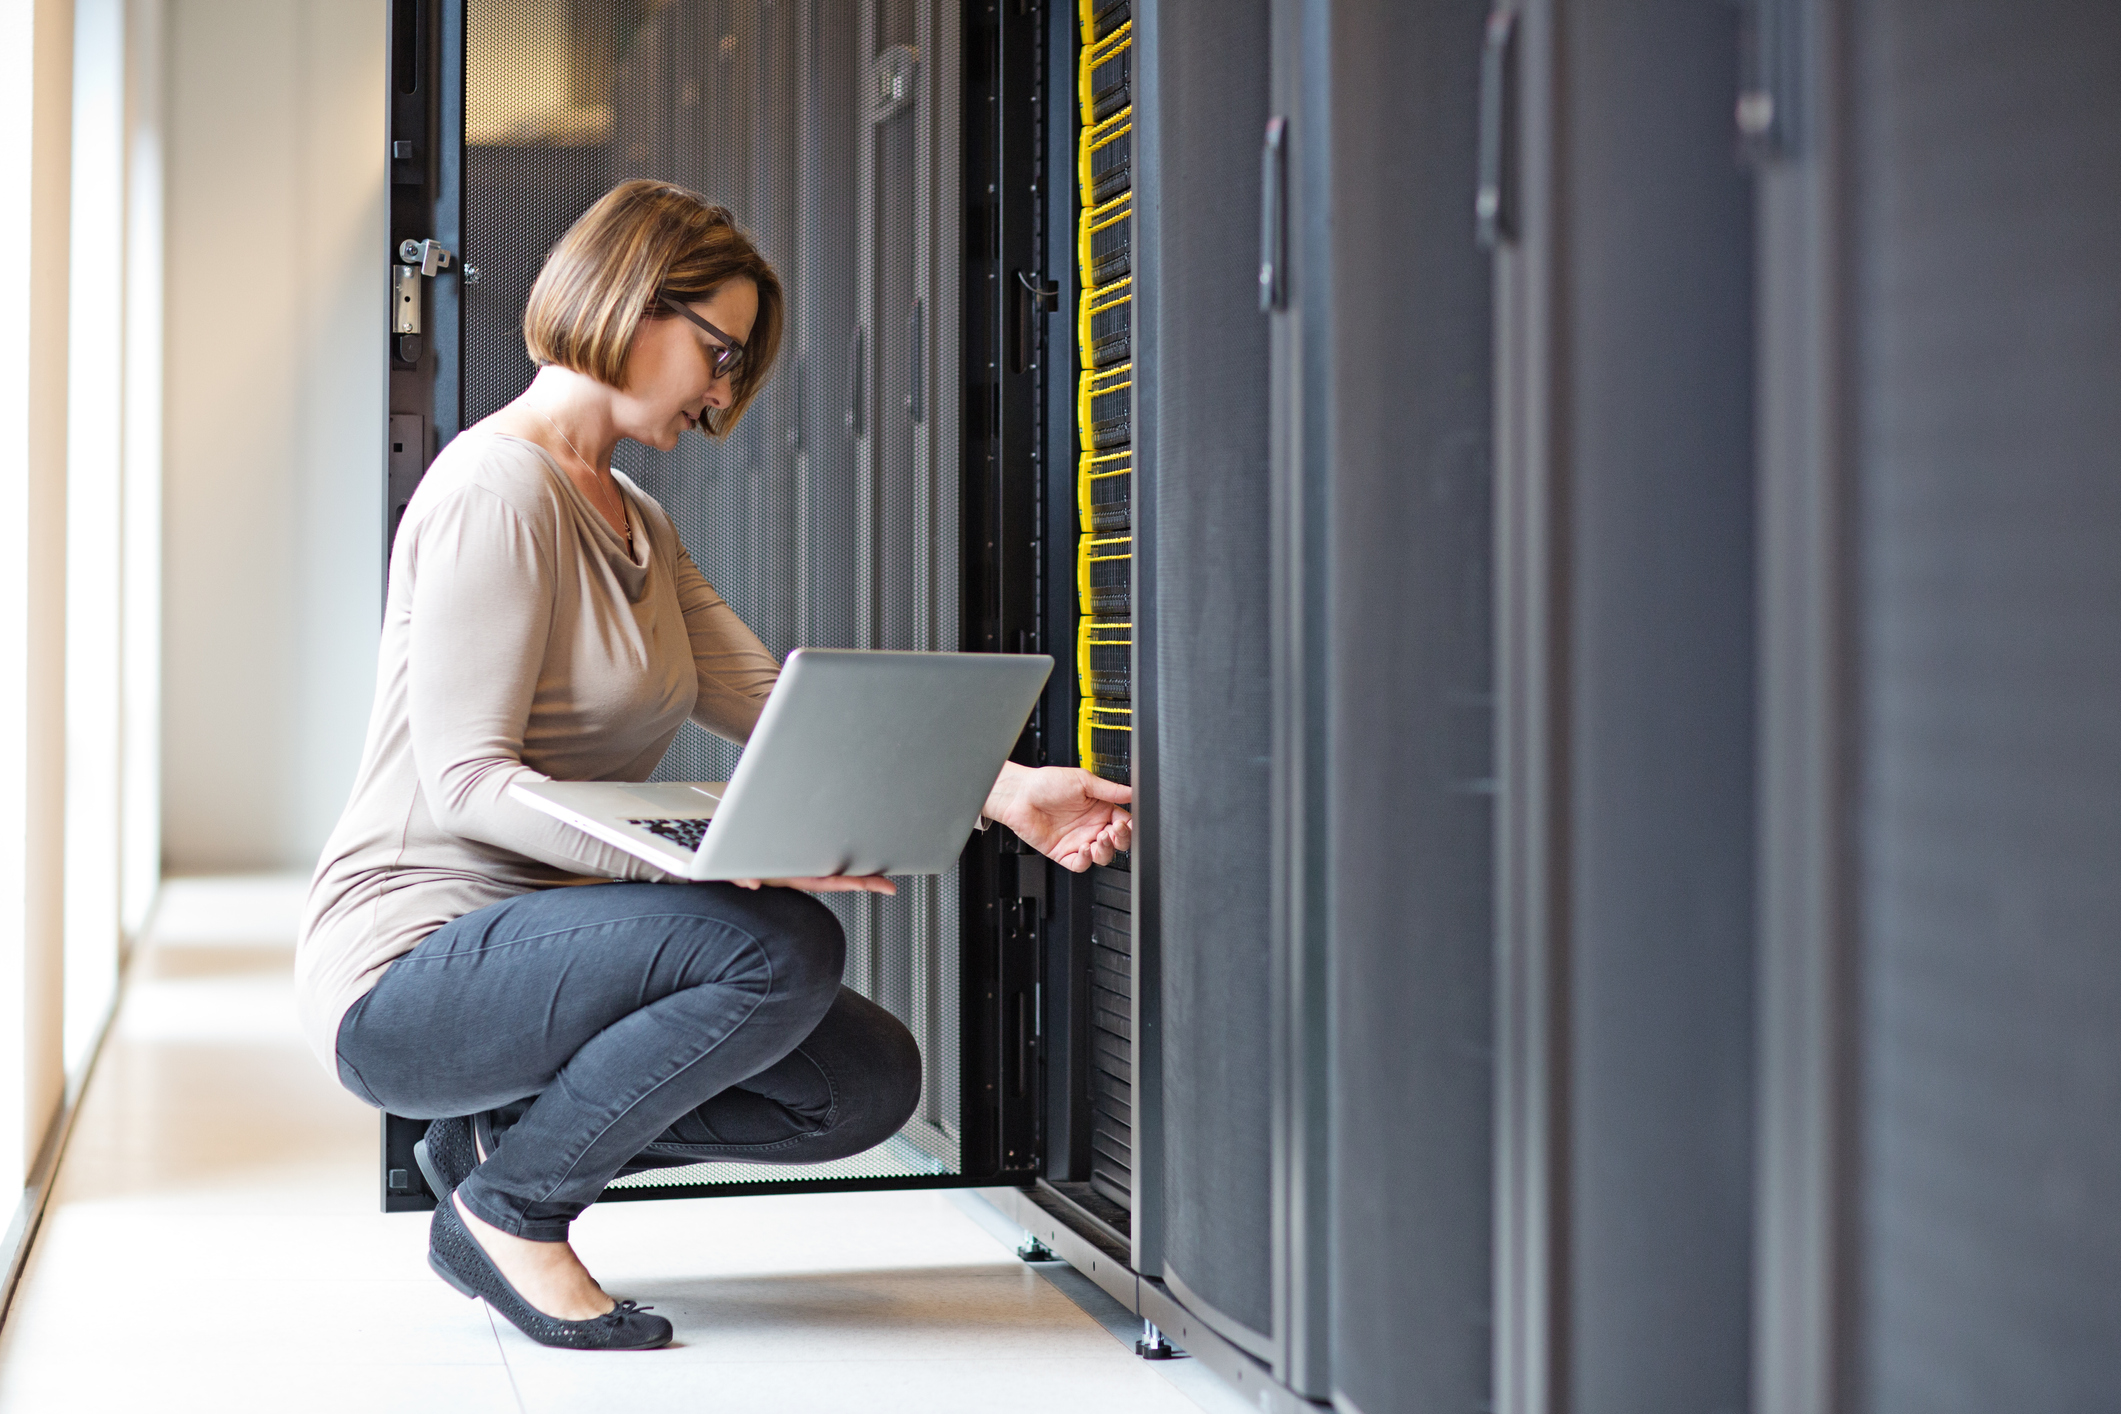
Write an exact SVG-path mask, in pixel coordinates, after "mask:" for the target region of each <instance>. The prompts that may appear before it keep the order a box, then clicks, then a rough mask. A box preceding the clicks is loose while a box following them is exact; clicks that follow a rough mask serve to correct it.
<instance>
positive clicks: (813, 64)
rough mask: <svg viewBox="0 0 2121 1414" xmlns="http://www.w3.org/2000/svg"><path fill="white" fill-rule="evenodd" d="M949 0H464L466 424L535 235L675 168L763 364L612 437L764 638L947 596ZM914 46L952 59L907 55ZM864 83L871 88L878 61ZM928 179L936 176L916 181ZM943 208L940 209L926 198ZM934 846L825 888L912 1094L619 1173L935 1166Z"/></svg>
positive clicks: (495, 386) (713, 767)
mask: <svg viewBox="0 0 2121 1414" xmlns="http://www.w3.org/2000/svg"><path fill="white" fill-rule="evenodd" d="M954 23H955V10H954V8H952V7H950V6H947V5H942V6H937V5H934V4H916V3H914V0H881V3H878V2H877V0H871V3H860V2H859V0H803V2H802V3H771V2H770V0H660V2H659V0H467V3H466V12H465V48H466V62H465V70H466V73H465V124H464V129H465V151H464V193H465V196H464V247H465V249H464V259H465V262H466V264H468V265H471V266H475V267H477V268H478V270H479V272H480V279H479V281H478V283H476V284H473V285H470V286H468V287H467V288H466V291H465V296H466V297H465V310H464V318H465V326H464V363H463V366H464V370H465V374H464V384H465V386H464V405H465V420H466V422H467V424H468V423H470V422H474V421H476V420H477V419H479V418H482V417H485V416H486V415H487V414H489V413H491V412H493V411H494V410H495V409H497V408H499V407H500V406H501V405H502V404H504V403H506V402H507V401H509V400H510V399H511V398H513V397H515V396H516V395H517V394H518V393H520V392H521V391H522V390H523V388H524V387H525V385H527V384H528V383H529V381H530V378H531V376H532V373H533V368H532V366H531V363H530V360H529V357H528V355H527V354H526V353H525V351H524V348H523V339H522V316H523V306H524V303H525V301H526V299H527V298H528V295H529V292H530V286H531V283H532V281H534V280H535V279H536V277H537V273H538V269H539V267H540V266H541V264H542V262H543V260H544V258H545V255H546V253H547V252H548V251H550V250H551V248H552V246H553V244H554V243H555V242H556V241H557V240H558V239H559V238H560V236H561V235H562V234H563V233H564V232H565V231H566V229H567V227H568V226H569V225H570V224H572V223H573V221H574V220H575V218H576V217H577V216H579V215H580V214H581V213H582V212H583V211H584V210H585V209H586V208H587V207H588V206H589V205H590V204H591V203H592V202H594V201H595V200H596V199H597V198H598V197H599V196H601V195H603V193H604V192H605V191H607V190H609V188H610V187H611V186H612V184H614V183H615V182H618V181H620V180H623V179H626V178H630V177H652V178H657V179H661V180H666V181H672V182H676V183H679V184H680V185H683V186H686V187H689V188H691V189H693V190H695V191H698V192H700V193H702V194H703V195H705V196H707V197H709V198H710V199H711V200H714V201H717V202H720V203H721V204H723V205H725V206H727V207H729V208H730V209H731V210H732V211H734V212H735V213H736V216H737V219H738V221H739V223H740V224H741V225H743V227H744V228H745V229H746V230H747V231H748V232H749V233H750V234H751V236H752V238H753V239H754V240H755V241H756V242H757V243H758V245H759V248H760V249H761V250H762V251H763V252H764V254H765V255H766V258H767V259H768V260H770V261H772V262H773V264H774V267H775V269H776V270H777V271H779V273H780V275H781V278H782V281H783V283H784V286H785V290H786V294H787V298H788V312H789V321H788V334H787V337H786V339H785V340H784V342H783V344H782V353H781V359H780V363H779V366H778V367H777V369H776V370H775V373H774V376H773V379H772V381H771V382H769V383H768V384H767V386H766V388H765V390H764V391H763V392H762V394H761V395H760V397H759V399H758V400H757V401H756V402H755V403H754V404H753V405H752V407H751V409H750V411H749V412H748V413H747V414H746V416H745V418H744V421H743V423H742V424H741V425H740V426H739V427H738V428H737V430H736V431H735V432H734V433H733V434H732V435H731V436H730V437H729V438H728V439H727V440H726V441H724V442H720V443H714V442H709V441H708V440H706V439H705V438H704V437H701V436H697V435H692V434H688V435H687V436H686V437H685V438H684V439H683V440H682V442H681V443H680V445H679V446H678V448H677V450H675V451H673V452H668V453H659V452H655V451H653V450H651V449H647V448H644V447H641V446H640V445H638V444H636V443H632V442H625V443H621V444H620V448H619V451H618V454H617V455H616V456H615V457H614V464H615V465H616V466H617V467H618V469H619V470H621V471H624V472H625V473H626V474H627V475H629V476H631V477H632V478H634V480H635V481H637V482H639V483H640V485H641V486H642V487H643V488H644V489H645V490H647V492H648V493H649V494H650V495H652V496H654V497H655V498H656V499H657V500H658V501H660V502H661V503H662V505H663V507H664V508H665V509H666V510H667V511H668V512H669V513H670V516H671V518H672V520H673V521H674V522H675V523H676V525H677V528H678V533H679V535H680V536H681V537H682V538H683V539H684V541H685V545H686V548H687V549H688V550H689V551H690V552H691V554H692V556H693V558H694V559H695V560H696V561H697V562H698V563H699V565H700V568H701V569H702V571H703V572H704V573H705V574H706V576H707V578H708V579H709V580H710V581H711V582H712V583H713V584H714V585H715V587H716V588H717V589H719V590H720V591H721V592H722V594H723V596H724V597H725V598H727V599H728V601H729V603H730V605H731V606H732V607H734V608H735V609H736V611H737V613H738V614H739V615H741V616H742V617H743V619H744V621H745V622H746V623H748V624H750V625H751V627H752V628H753V629H754V630H756V631H757V632H758V634H759V636H760V637H761V638H762V639H764V640H765V642H766V645H767V647H768V648H770V649H772V650H773V651H774V653H776V654H777V655H783V656H785V655H786V654H787V652H788V651H789V650H790V649H793V648H797V647H802V646H806V645H807V646H816V647H862V648H921V649H947V648H954V647H956V646H957V644H956V625H957V621H958V617H957V616H958V600H957V578H958V574H959V568H958V554H957V507H956V481H955V478H954V476H948V475H938V472H937V468H938V467H944V468H954V467H955V464H956V451H955V441H954V432H953V431H951V429H954V428H955V426H956V424H957V410H956V403H955V398H954V389H955V383H956V380H955V379H954V377H944V378H938V377H937V376H935V370H936V369H937V368H954V367H955V362H954V360H955V340H954V338H939V337H937V335H936V332H935V331H936V328H937V327H938V325H937V320H938V319H941V320H946V321H952V322H951V323H949V324H945V325H943V326H941V327H946V328H954V318H955V313H954V301H953V299H952V298H951V297H950V296H949V295H947V294H946V295H944V296H942V297H938V295H937V291H938V290H941V291H954V290H955V289H956V285H957V280H958V272H957V267H956V260H955V252H956V250H957V248H958V247H957V241H956V239H955V235H954V230H938V229H936V227H937V226H938V225H939V224H940V225H950V224H952V223H951V221H950V217H949V215H948V213H950V212H954V210H955V209H956V200H957V198H956V190H955V187H956V168H955V164H954V156H953V157H951V158H947V159H945V160H943V161H941V162H938V161H936V160H935V159H934V158H933V157H932V156H931V154H934V153H936V152H937V151H939V150H940V151H943V152H946V153H950V154H954V151H955V145H956V136H955V133H956V115H955V103H954V96H955V93H956V84H955V81H954ZM923 51H925V52H926V54H927V55H928V56H929V58H930V59H931V61H932V62H933V63H934V64H936V65H940V66H943V67H944V68H945V69H946V71H947V72H949V73H950V75H951V77H950V79H949V80H948V81H945V82H941V83H931V82H929V75H928V74H927V73H926V72H925V71H924V69H923V66H922V64H921V56H922V53H923ZM880 79H881V80H882V81H883V86H884V95H885V96H884V98H883V100H882V101H879V100H878V97H877V94H878V92H879V89H878V82H879V80H880ZM938 193H940V197H941V199H937V198H938ZM938 212H941V213H944V214H943V215H942V216H938V215H937V213H938ZM738 755H739V748H737V747H736V746H735V745H733V744H731V743H729V742H725V741H721V740H719V739H717V738H715V737H712V736H709V735H708V734H707V733H705V732H702V731H699V730H698V729H696V728H694V727H690V726H688V727H686V728H685V729H684V731H683V733H682V734H681V735H680V736H679V738H678V740H677V742H676V743H675V744H674V745H673V746H672V747H671V749H670V753H669V755H668V756H667V757H666V758H665V759H664V761H663V764H662V767H661V768H660V769H659V770H658V772H657V776H658V778H659V779H664V780H727V779H728V778H729V775H730V773H731V772H732V771H733V770H734V769H735V766H736V761H737V757H738ZM957 897H958V883H957V879H956V876H955V874H954V873H953V874H951V875H948V876H945V877H943V878H940V879H934V878H929V879H919V880H913V881H910V887H902V888H901V890H900V892H899V894H898V896H897V897H896V898H893V899H889V900H883V899H876V898H872V897H869V896H863V897H862V898H860V899H849V898H833V899H828V900H827V902H828V903H830V904H831V906H832V907H833V909H834V911H835V912H836V913H838V914H839V916H840V919H841V921H842V923H843V924H844V925H845V926H846V928H847V935H848V966H847V983H848V985H849V986H851V987H854V988H855V989H856V990H858V991H860V992H862V993H863V994H864V995H866V996H869V997H871V998H873V999H875V1000H876V1001H878V1002H880V1003H881V1004H883V1005H884V1006H886V1007H888V1008H889V1009H890V1010H891V1011H892V1012H893V1013H894V1014H896V1015H897V1016H898V1017H899V1018H900V1019H901V1020H903V1021H905V1022H906V1023H907V1024H908V1025H909V1026H910V1027H911V1028H912V1029H913V1032H914V1035H915V1037H916V1039H917V1040H918V1041H919V1043H920V1046H921V1051H922V1055H923V1057H924V1062H925V1072H926V1073H925V1076H924V1086H923V1097H922V1101H921V1109H920V1111H919V1113H918V1114H917V1115H916V1116H915V1118H914V1120H913V1121H912V1122H911V1123H910V1124H909V1125H908V1126H907V1127H906V1128H905V1129H904V1130H902V1131H901V1132H900V1134H899V1135H898V1136H897V1137H895V1138H894V1139H892V1140H890V1141H888V1142H887V1143H886V1144H885V1145H883V1146H881V1147H880V1148H878V1149H875V1150H872V1151H870V1152H869V1153H867V1154H863V1155H859V1156H857V1157H855V1158H852V1159H847V1160H842V1161H840V1162H838V1163H833V1164H822V1165H789V1166H778V1165H752V1164H700V1165H694V1166H691V1167H687V1168H677V1169H660V1170H654V1171H651V1172H648V1173H641V1174H635V1175H632V1176H630V1177H627V1178H624V1179H621V1180H619V1181H618V1183H617V1184H615V1185H614V1187H620V1188H642V1187H655V1186H665V1185H673V1184H680V1185H690V1184H724V1183H749V1182H786V1181H789V1180H791V1179H804V1178H815V1179H850V1178H852V1179H860V1178H888V1177H910V1176H920V1175H943V1174H951V1173H955V1172H957V1171H958V1169H959V1132H960V1127H959V1119H960V1116H959V1099H960V1088H961V1087H960V1082H959V1056H960V1045H959V1030H960V1028H959V992H960V987H959V978H960V968H959V964H958V959H959V940H958V908H957Z"/></svg>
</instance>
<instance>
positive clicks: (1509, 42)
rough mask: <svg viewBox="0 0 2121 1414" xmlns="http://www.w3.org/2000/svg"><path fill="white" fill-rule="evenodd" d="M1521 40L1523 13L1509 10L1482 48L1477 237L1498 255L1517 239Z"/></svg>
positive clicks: (1498, 17)
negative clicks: (1515, 124) (1514, 119)
mask: <svg viewBox="0 0 2121 1414" xmlns="http://www.w3.org/2000/svg"><path fill="white" fill-rule="evenodd" d="M1516 41H1517V11H1516V10H1515V9H1514V8H1513V7H1511V6H1508V5H1504V6H1501V7H1499V8H1497V9H1496V10H1495V11H1494V12H1493V13H1492V14H1490V15H1489V16H1488V31H1487V39H1486V42H1485V43H1483V44H1482V45H1481V49H1480V181H1479V185H1478V186H1477V187H1476V188H1475V193H1474V197H1473V238H1474V239H1475V240H1477V241H1478V242H1479V243H1480V248H1481V249H1482V250H1494V249H1495V248H1496V247H1497V246H1500V245H1502V244H1503V243H1504V242H1506V241H1511V240H1515V239H1516V238H1517V211H1516V202H1515V200H1514V199H1513V197H1514V193H1512V192H1511V190H1510V188H1511V186H1512V185H1513V184H1514V178H1515V175H1516V174H1515V173H1514V172H1512V171H1511V170H1510V169H1511V167H1512V166H1513V165H1514V164H1512V163H1511V161H1510V150H1509V149H1510V146H1511V143H1510V137H1511V133H1510V126H1511V124H1510V108H1511V106H1512V105H1511V102H1510V100H1511V97H1512V95H1511V93H1510V89H1511V87H1512V84H1511V82H1510V79H1511V73H1510V70H1511V68H1512V62H1511V61H1512V59H1513V57H1514V51H1515V49H1516Z"/></svg>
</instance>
